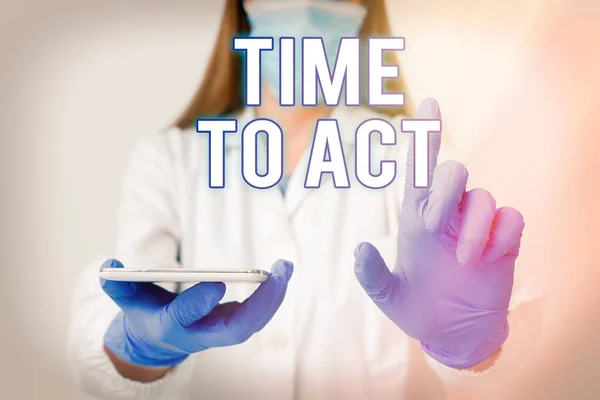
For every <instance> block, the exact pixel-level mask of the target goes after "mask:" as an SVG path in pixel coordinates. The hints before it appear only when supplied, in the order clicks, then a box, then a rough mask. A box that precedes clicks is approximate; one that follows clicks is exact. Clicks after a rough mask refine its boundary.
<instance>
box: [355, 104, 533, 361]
mask: <svg viewBox="0 0 600 400" xmlns="http://www.w3.org/2000/svg"><path fill="white" fill-rule="evenodd" d="M417 119H435V120H439V119H441V117H440V113H439V108H438V105H437V102H435V101H434V100H427V101H426V102H424V103H423V104H422V105H421V107H420V108H419V112H418V115H417ZM429 138H430V139H429V145H430V149H429V151H430V154H429V163H430V168H429V173H430V176H429V182H430V188H429V189H416V188H414V184H413V176H414V175H413V174H414V171H413V167H412V165H413V155H412V151H409V154H408V160H407V168H406V188H405V197H404V202H403V205H402V214H401V216H400V228H399V232H398V247H397V258H396V265H395V268H394V269H393V271H390V270H389V269H388V267H387V266H386V265H385V262H384V260H383V259H382V257H381V255H380V254H379V252H378V251H377V249H375V247H373V246H372V245H370V244H368V243H362V244H360V245H359V246H358V247H357V249H356V251H355V258H356V264H355V274H356V276H357V278H358V280H359V281H360V283H361V285H362V286H363V288H364V289H365V291H366V292H367V294H368V295H369V296H370V297H371V299H372V300H373V301H374V302H375V303H376V304H377V306H379V308H380V309H381V310H382V311H383V312H384V313H385V314H386V315H387V316H388V317H389V318H390V319H391V320H392V321H393V322H394V323H395V324H396V325H398V327H400V328H401V329H402V330H403V331H404V332H405V333H406V334H407V335H409V336H411V337H413V338H415V339H418V340H419V341H420V342H421V347H422V348H423V349H424V351H425V352H426V353H427V354H429V355H430V356H431V357H432V358H434V359H436V360H437V361H439V362H441V363H442V364H445V365H447V366H449V367H452V368H456V369H467V368H470V367H473V366H475V365H477V364H479V363H481V362H482V361H484V360H486V359H487V358H488V357H490V356H491V355H492V354H494V353H495V352H496V351H497V350H498V349H499V348H500V347H501V345H502V344H503V343H504V341H505V340H506V338H507V336H508V323H507V314H508V305H509V301H510V297H511V293H512V286H513V275H514V269H515V260H516V258H517V256H518V253H519V246H520V239H521V235H522V232H523V228H524V222H523V217H522V216H521V214H520V213H519V212H518V211H517V210H515V209H512V208H500V209H496V204H495V201H494V198H493V197H492V196H491V195H490V194H489V193H488V192H487V191H485V190H483V189H474V190H471V191H468V192H465V190H466V185H467V175H468V174H467V170H466V169H465V167H464V166H463V165H462V164H460V163H457V162H444V163H442V164H440V165H437V166H436V164H437V156H438V152H439V148H440V142H441V134H440V133H437V134H436V133H430V134H429ZM410 148H411V149H412V146H410Z"/></svg>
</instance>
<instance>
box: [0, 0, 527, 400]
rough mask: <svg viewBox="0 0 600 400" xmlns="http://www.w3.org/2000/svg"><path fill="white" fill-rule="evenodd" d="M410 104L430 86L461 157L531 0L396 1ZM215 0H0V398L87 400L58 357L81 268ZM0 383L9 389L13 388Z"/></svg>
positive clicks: (192, 76)
mask: <svg viewBox="0 0 600 400" xmlns="http://www.w3.org/2000/svg"><path fill="white" fill-rule="evenodd" d="M389 3H390V4H389V7H390V14H391V15H390V17H391V19H392V24H393V26H394V30H395V33H396V34H398V35H401V36H405V37H406V38H407V46H408V48H407V51H406V52H405V53H406V54H404V55H403V56H402V60H403V63H404V66H405V69H404V73H405V76H406V77H407V79H408V80H409V83H410V86H411V89H412V90H411V92H412V94H413V96H414V98H415V99H416V100H419V101H420V100H422V99H423V98H424V97H429V96H434V97H437V98H438V99H439V100H440V103H441V105H442V109H443V111H444V112H445V114H446V122H445V124H446V126H447V127H449V129H450V130H451V132H452V133H453V134H454V135H455V137H456V138H457V140H458V141H459V142H460V143H461V144H462V147H461V149H462V150H463V151H464V152H465V153H468V152H469V151H472V149H474V148H475V147H476V145H475V144H476V143H477V138H478V137H479V136H478V135H479V133H480V132H478V130H477V128H478V126H480V123H481V120H482V119H484V118H485V116H486V115H488V114H489V113H490V112H492V111H493V109H494V108H495V105H494V104H492V103H485V102H484V103H482V102H481V101H478V98H479V96H480V95H482V94H486V93H487V94H488V95H489V94H490V93H492V94H493V93H498V94H501V93H503V91H504V90H505V88H506V83H507V82H509V81H510V80H511V78H512V77H514V74H516V68H515V62H516V60H517V59H518V57H517V56H518V53H516V52H515V51H516V49H517V48H518V45H519V44H520V40H521V38H522V37H523V35H524V33H525V32H526V29H527V28H528V26H529V23H530V22H531V19H532V18H533V16H534V15H535V11H536V7H537V5H538V1H534V0H530V1H518V0H509V1H502V2H498V1H490V0H487V1H475V0H456V1H443V0H400V1H390V2H389ZM221 7H222V5H221V4H220V2H218V1H205V0H187V1H186V0H176V1H168V2H166V1H164V2H161V1H156V0H153V1H148V0H146V1H141V0H135V1H133V0H131V1H127V2H122V1H117V0H87V1H81V0H79V1H76V0H25V1H19V2H11V1H8V0H0V46H1V47H0V50H1V53H0V57H1V58H0V132H1V134H0V135H1V140H2V145H1V146H0V151H1V152H2V153H1V158H0V160H1V161H0V162H1V164H0V167H1V176H2V195H1V196H0V197H1V201H2V211H1V212H2V239H3V240H2V241H1V242H2V253H1V257H2V258H1V260H2V261H3V265H2V266H1V269H2V302H1V304H2V315H1V318H2V320H1V321H0V326H2V329H1V333H0V334H1V335H2V336H1V337H0V339H1V340H2V343H1V346H2V349H1V350H0V354H1V355H2V362H1V363H0V364H2V367H0V368H2V369H3V371H0V372H1V373H0V380H1V383H2V386H1V387H0V397H2V398H7V399H8V398H10V399H38V398H39V399H42V398H43V399H54V398H56V399H80V398H82V396H81V395H80V394H77V393H76V391H75V389H74V388H73V385H72V382H71V380H70V376H69V375H68V365H67V364H66V361H65V360H64V348H65V338H66V332H67V321H68V307H69V296H70V290H71V287H72V284H73V282H74V281H75V279H76V277H77V274H78V272H79V270H80V268H81V267H82V266H83V265H84V264H85V263H86V262H88V261H89V260H90V259H92V258H94V257H96V256H98V255H99V254H106V253H110V249H111V246H112V240H113V232H114V228H115V224H114V218H113V215H114V211H115V208H116V206H117V202H118V198H119V193H120V185H121V176H122V174H123V171H124V168H125V166H126V163H127V161H128V156H129V153H130V151H131V147H132V145H133V143H134V140H135V138H136V137H137V135H139V134H140V133H143V132H147V131H152V130H156V129H158V128H160V127H162V126H164V125H165V124H167V123H169V122H170V121H171V120H172V119H173V118H174V117H175V116H176V114H177V112H178V111H179V110H180V109H181V108H182V107H183V105H184V104H185V103H186V102H187V101H188V99H189V97H190V96H191V94H192V92H193V91H194V90H195V88H196V85H197V84H198V82H199V79H200V77H201V74H202V70H203V68H204V63H205V61H206V59H207V57H208V52H209V50H210V46H211V42H212V39H213V37H214V35H215V29H216V24H217V23H218V21H219V16H220V11H221V10H220V9H221ZM6 393H8V395H6Z"/></svg>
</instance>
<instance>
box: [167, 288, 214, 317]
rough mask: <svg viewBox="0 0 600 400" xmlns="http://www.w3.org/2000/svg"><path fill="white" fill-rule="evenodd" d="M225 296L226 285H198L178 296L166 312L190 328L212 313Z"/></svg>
mask: <svg viewBox="0 0 600 400" xmlns="http://www.w3.org/2000/svg"><path fill="white" fill-rule="evenodd" d="M223 296H225V284H224V283H220V282H204V283H198V284H196V285H194V286H192V287H191V288H189V289H187V290H185V291H184V292H183V293H181V294H180V295H179V296H177V297H176V298H175V299H174V300H173V301H172V302H171V304H169V305H168V306H167V307H166V309H165V312H166V313H167V315H169V317H171V319H172V320H173V321H175V322H176V323H177V324H179V325H180V326H182V327H188V326H190V325H192V324H193V323H194V322H196V321H198V320H199V319H201V318H203V317H205V316H206V315H207V314H208V313H209V312H211V311H212V309H213V308H215V307H216V306H217V304H219V302H220V301H221V299H222V298H223Z"/></svg>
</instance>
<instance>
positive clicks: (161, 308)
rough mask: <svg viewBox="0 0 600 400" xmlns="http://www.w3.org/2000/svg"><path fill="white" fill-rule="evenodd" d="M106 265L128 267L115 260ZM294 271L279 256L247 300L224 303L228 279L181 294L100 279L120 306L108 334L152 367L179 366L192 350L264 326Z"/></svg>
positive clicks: (240, 338)
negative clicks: (265, 278) (222, 300)
mask: <svg viewBox="0 0 600 400" xmlns="http://www.w3.org/2000/svg"><path fill="white" fill-rule="evenodd" d="M103 267H105V268H123V264H121V263H120V262H119V261H116V260H107V261H105V262H104V264H103ZM292 272H293V265H292V264H291V263H290V262H287V261H282V260H279V261H277V262H275V264H274V265H273V267H272V275H271V276H270V277H269V279H268V280H267V281H266V282H264V283H262V284H261V285H260V287H259V288H258V289H257V290H256V291H255V292H254V293H253V294H252V296H250V297H249V298H248V299H246V300H245V301H244V302H243V303H238V302H230V303H224V304H219V301H220V300H221V299H222V298H223V296H224V295H225V285H224V284H223V283H198V284H196V285H195V286H193V287H191V288H189V289H187V290H186V291H184V292H182V293H181V294H179V295H177V294H175V293H172V292H169V291H168V290H165V289H163V288H161V287H160V286H157V285H154V284H151V283H129V282H117V281H106V280H103V279H101V280H100V283H101V285H102V289H103V290H104V292H105V293H106V294H108V295H109V296H110V297H111V298H112V299H113V300H114V302H115V303H117V305H118V306H119V307H120V308H121V310H122V311H121V312H120V313H119V314H118V315H117V317H116V318H115V319H114V320H113V322H112V323H111V325H110V326H109V328H108V330H107V331H106V334H105V336H104V344H105V346H106V347H107V348H108V349H109V350H110V351H111V352H112V353H114V354H115V355H116V356H117V357H119V358H120V359H122V360H124V361H126V362H129V363H131V364H136V365H142V366H148V367H168V366H175V365H177V364H179V363H181V362H182V361H184V360H185V359H186V358H187V357H188V356H189V355H190V354H192V353H196V352H199V351H202V350H206V349H208V348H211V347H222V346H233V345H236V344H240V343H243V342H245V341H246V340H248V339H249V338H250V337H251V336H252V335H253V334H254V333H256V332H258V331H260V330H261V329H262V328H263V327H264V326H265V325H266V324H267V323H268V322H269V321H270V320H271V318H272V317H273V315H274V314H275V312H276V311H277V310H278V308H279V306H280V305H281V303H282V301H283V298H284V296H285V292H286V289H287V284H288V281H289V279H290V277H291V275H292Z"/></svg>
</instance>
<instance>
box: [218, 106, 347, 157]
mask: <svg viewBox="0 0 600 400" xmlns="http://www.w3.org/2000/svg"><path fill="white" fill-rule="evenodd" d="M234 118H235V119H237V121H238V132H240V133H241V131H242V130H243V129H244V127H245V126H246V124H248V123H249V122H251V121H252V120H254V119H256V118H257V117H256V109H254V108H251V107H246V108H245V109H244V110H243V111H241V112H240V113H238V114H237V116H234ZM328 119H336V120H337V121H338V126H339V128H340V136H341V139H342V144H343V145H344V147H345V148H347V146H353V145H354V134H355V130H356V126H355V125H356V124H352V123H351V121H352V120H353V118H352V112H351V110H350V109H349V108H348V107H346V106H338V107H336V108H334V109H333V112H332V113H331V115H330V116H329V117H328ZM284 140H285V132H284ZM240 143H241V138H239V137H238V138H233V137H231V138H229V140H225V146H226V148H227V149H234V148H239V147H240Z"/></svg>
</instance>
